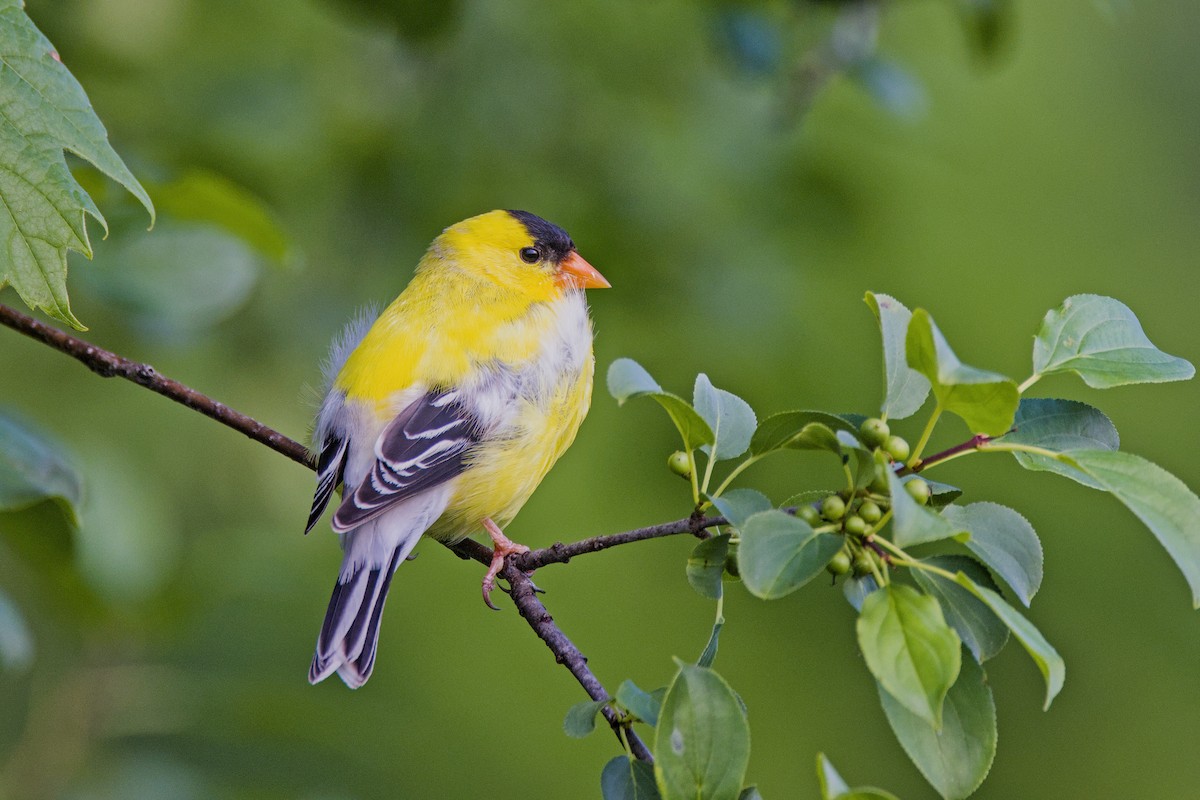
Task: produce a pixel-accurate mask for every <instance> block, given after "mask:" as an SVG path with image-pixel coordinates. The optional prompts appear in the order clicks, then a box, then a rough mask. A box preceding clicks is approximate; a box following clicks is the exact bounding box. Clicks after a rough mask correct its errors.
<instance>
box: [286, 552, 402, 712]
mask: <svg viewBox="0 0 1200 800" xmlns="http://www.w3.org/2000/svg"><path fill="white" fill-rule="evenodd" d="M419 538H420V532H418V533H417V535H416V536H412V537H408V538H405V539H402V540H401V541H400V542H399V543H397V544H396V546H395V547H394V548H393V549H392V551H391V555H390V556H389V557H388V558H387V559H386V560H381V561H377V562H375V563H369V562H365V561H358V562H353V561H351V558H352V553H353V548H348V549H347V552H346V559H347V565H346V568H344V569H343V571H342V574H341V575H340V576H339V577H338V581H337V583H336V584H334V587H333V595H332V596H331V597H330V598H329V609H328V610H327V611H326V612H325V622H324V623H323V624H322V625H321V635H320V636H319V637H317V651H316V654H315V655H314V656H313V660H312V666H310V667H309V670H308V680H309V683H314V684H315V683H319V682H321V681H323V680H325V679H326V678H328V677H329V676H330V675H332V674H333V673H334V672H337V673H338V675H339V676H340V677H341V679H342V680H343V681H345V683H346V685H347V686H349V687H350V688H351V689H357V688H358V687H359V686H362V685H363V684H364V683H366V682H367V678H369V677H371V670H372V668H374V666H375V648H376V645H377V644H378V642H379V619H380V616H381V615H382V614H383V604H384V602H385V601H386V600H387V593H388V588H389V587H390V586H391V584H392V575H394V574H395V572H396V569H397V568H398V567H399V566H400V564H401V563H402V562H403V561H404V559H405V557H407V556H408V554H409V552H411V551H412V549H413V546H414V545H416V543H417V540H418V539H419Z"/></svg>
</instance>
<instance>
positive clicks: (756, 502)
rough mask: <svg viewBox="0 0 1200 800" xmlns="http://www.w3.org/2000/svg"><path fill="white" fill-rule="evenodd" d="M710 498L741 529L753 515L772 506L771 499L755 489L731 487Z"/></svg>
mask: <svg viewBox="0 0 1200 800" xmlns="http://www.w3.org/2000/svg"><path fill="white" fill-rule="evenodd" d="M708 499H709V500H710V501H711V502H712V504H713V506H715V507H716V509H717V511H719V512H720V513H721V516H723V517H724V518H725V519H727V520H729V524H730V525H733V526H734V527H735V528H739V529H740V528H741V527H742V525H744V524H745V523H746V520H747V519H749V518H750V517H751V516H753V515H755V514H757V513H758V512H760V511H766V510H768V509H770V508H771V500H770V499H769V498H768V497H767V496H766V495H765V494H763V493H762V492H759V491H756V490H754V489H730V490H729V491H727V492H725V494H723V495H721V496H719V497H709V498H708Z"/></svg>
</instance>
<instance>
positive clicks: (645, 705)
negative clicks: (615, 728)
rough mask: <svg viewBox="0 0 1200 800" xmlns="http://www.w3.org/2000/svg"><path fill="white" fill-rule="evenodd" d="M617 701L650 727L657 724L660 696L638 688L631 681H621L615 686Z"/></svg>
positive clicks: (660, 707)
mask: <svg viewBox="0 0 1200 800" xmlns="http://www.w3.org/2000/svg"><path fill="white" fill-rule="evenodd" d="M617 702H618V703H620V704H621V706H623V707H624V708H625V709H626V710H628V711H629V712H630V713H631V714H633V715H634V716H635V717H637V718H638V719H640V720H641V721H642V722H644V723H646V724H647V725H649V726H650V727H651V728H653V727H654V726H655V725H657V724H658V712H659V711H660V710H661V709H662V698H661V697H655V696H654V695H653V694H652V693H650V692H647V691H644V690H642V689H640V688H639V687H638V685H637V684H636V683H634V682H633V681H629V680H625V681H621V685H620V686H618V687H617Z"/></svg>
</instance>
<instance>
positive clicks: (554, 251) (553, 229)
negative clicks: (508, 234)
mask: <svg viewBox="0 0 1200 800" xmlns="http://www.w3.org/2000/svg"><path fill="white" fill-rule="evenodd" d="M508 213H509V214H511V215H512V217H513V219H515V220H517V221H518V222H520V223H521V224H522V225H524V226H525V230H526V231H527V232H528V233H529V236H530V238H532V239H533V243H534V245H535V246H537V247H538V248H540V249H541V250H542V251H543V252H544V253H546V254H547V255H548V256H550V260H551V261H553V262H555V263H558V262H559V261H562V260H563V259H564V258H566V257H567V255H568V254H569V253H570V252H571V251H573V250H574V249H575V243H574V242H573V241H571V237H570V236H568V235H567V232H566V231H564V230H563V229H562V228H560V227H558V226H557V225H555V224H554V223H553V222H547V221H546V220H544V219H542V218H541V217H539V216H537V215H536V214H530V213H529V212H528V211H515V210H513V209H509V211H508Z"/></svg>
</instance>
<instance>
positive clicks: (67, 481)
mask: <svg viewBox="0 0 1200 800" xmlns="http://www.w3.org/2000/svg"><path fill="white" fill-rule="evenodd" d="M82 497H83V480H82V478H81V477H80V475H79V470H78V469H77V468H76V466H75V465H74V463H72V459H71V458H70V457H69V456H68V455H67V453H66V452H65V450H64V448H63V447H62V445H60V444H58V443H57V442H55V441H54V440H53V439H51V438H50V437H49V436H48V435H47V434H45V433H44V432H42V431H40V430H38V429H37V428H36V427H34V426H33V425H31V424H30V423H28V422H25V421H24V420H21V419H18V418H17V417H16V416H14V415H13V414H11V413H10V412H5V411H3V410H2V409H0V511H17V510H20V509H23V508H29V507H30V506H33V505H36V504H37V503H40V502H42V501H43V500H53V501H55V502H56V503H57V504H58V505H59V507H60V508H62V510H63V513H65V514H66V515H67V518H68V519H69V520H70V522H71V524H73V525H76V524H78V522H79V518H78V513H79V511H78V509H79V503H80V501H81V500H82Z"/></svg>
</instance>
